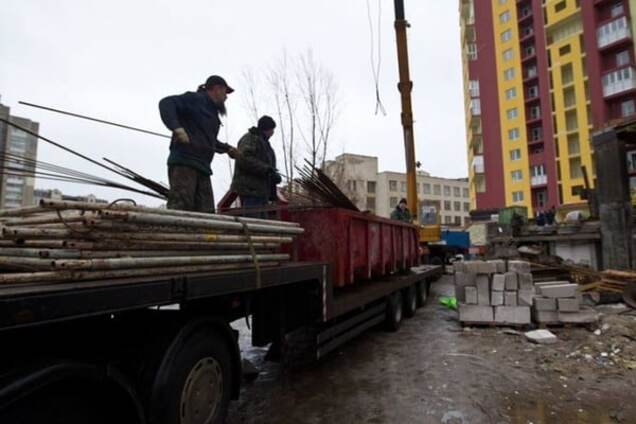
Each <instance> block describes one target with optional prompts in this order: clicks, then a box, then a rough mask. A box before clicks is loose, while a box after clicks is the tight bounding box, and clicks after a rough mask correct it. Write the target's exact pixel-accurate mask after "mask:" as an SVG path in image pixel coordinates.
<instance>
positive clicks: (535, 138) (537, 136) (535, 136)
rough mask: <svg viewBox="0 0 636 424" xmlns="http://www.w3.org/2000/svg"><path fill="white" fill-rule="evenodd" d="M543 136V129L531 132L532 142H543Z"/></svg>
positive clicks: (533, 129) (535, 129)
mask: <svg viewBox="0 0 636 424" xmlns="http://www.w3.org/2000/svg"><path fill="white" fill-rule="evenodd" d="M541 135H542V128H541V127H539V128H532V129H531V130H530V140H532V141H538V140H541Z"/></svg>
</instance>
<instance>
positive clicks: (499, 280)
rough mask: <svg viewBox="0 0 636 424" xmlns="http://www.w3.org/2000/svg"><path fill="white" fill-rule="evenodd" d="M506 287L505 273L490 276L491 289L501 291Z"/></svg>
mask: <svg viewBox="0 0 636 424" xmlns="http://www.w3.org/2000/svg"><path fill="white" fill-rule="evenodd" d="M505 289H506V276H505V274H495V275H493V276H492V291H498V292H502V291H504V290H505Z"/></svg>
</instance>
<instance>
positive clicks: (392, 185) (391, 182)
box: [389, 180, 397, 191]
mask: <svg viewBox="0 0 636 424" xmlns="http://www.w3.org/2000/svg"><path fill="white" fill-rule="evenodd" d="M389 190H390V191H397V181H394V180H389Z"/></svg>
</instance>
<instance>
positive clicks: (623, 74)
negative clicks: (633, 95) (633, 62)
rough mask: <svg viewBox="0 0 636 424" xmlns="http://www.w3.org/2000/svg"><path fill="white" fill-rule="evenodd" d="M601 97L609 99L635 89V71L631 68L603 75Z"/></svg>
mask: <svg viewBox="0 0 636 424" xmlns="http://www.w3.org/2000/svg"><path fill="white" fill-rule="evenodd" d="M602 82H603V96H604V97H610V96H613V95H615V94H619V93H622V92H624V91H629V90H633V89H635V88H636V71H635V70H634V67H633V66H628V67H626V68H622V69H619V70H617V71H613V72H610V73H607V74H605V75H603V78H602Z"/></svg>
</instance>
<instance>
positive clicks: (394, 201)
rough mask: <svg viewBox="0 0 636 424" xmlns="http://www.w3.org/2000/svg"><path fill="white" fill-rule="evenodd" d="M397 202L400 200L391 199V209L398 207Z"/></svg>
mask: <svg viewBox="0 0 636 424" xmlns="http://www.w3.org/2000/svg"><path fill="white" fill-rule="evenodd" d="M397 202H398V198H397V197H391V198H390V199H389V207H390V208H394V207H396V206H397Z"/></svg>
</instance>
